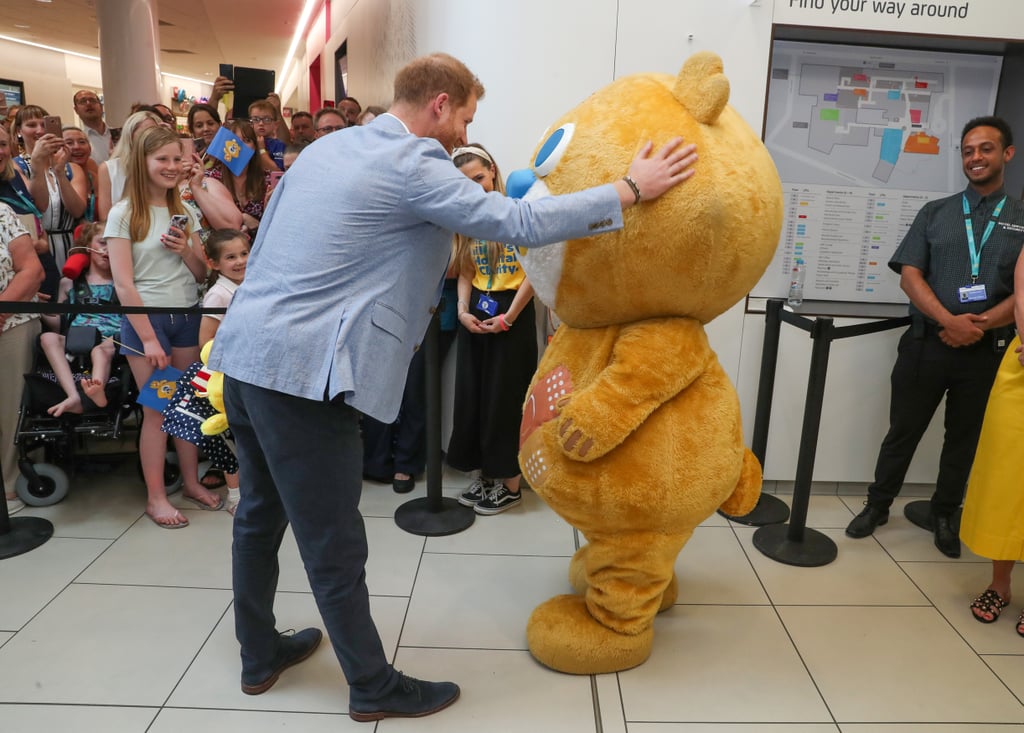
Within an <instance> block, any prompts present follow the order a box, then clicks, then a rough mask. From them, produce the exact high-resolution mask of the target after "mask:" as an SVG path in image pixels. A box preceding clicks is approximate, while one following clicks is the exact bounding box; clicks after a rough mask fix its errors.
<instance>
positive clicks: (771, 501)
mask: <svg viewBox="0 0 1024 733" xmlns="http://www.w3.org/2000/svg"><path fill="white" fill-rule="evenodd" d="M782 303H783V301H782V300H781V299H780V298H772V299H770V300H769V301H768V303H767V304H766V306H765V324H764V345H763V346H762V348H761V376H760V377H759V379H758V382H757V408H756V409H755V411H754V435H753V439H752V440H751V445H750V450H751V452H753V454H754V455H755V456H756V457H757V460H758V461H759V462H760V464H761V468H762V470H763V469H764V459H765V455H766V454H767V451H768V424H769V423H770V422H771V417H772V397H773V395H774V393H775V369H776V366H777V365H778V362H779V333H780V332H781V330H782V318H781V316H780V314H781V313H782ZM718 513H719V514H721V515H722V516H723V517H725V518H726V519H729V520H731V521H733V522H737V523H739V524H747V525H750V526H752V527H761V526H763V525H766V524H780V523H782V522H785V521H786V520H787V519H788V518H789V507H788V506H786V503H785V502H784V501H782V499H780V498H778V497H777V496H772V495H771V494H761V496H760V498H758V500H757V504H756V505H755V506H754V508H753V509H752V510H751V511H750V513H748V514H744V515H743V516H741V517H734V516H732V515H729V514H726V513H725V512H722V511H720V512H718Z"/></svg>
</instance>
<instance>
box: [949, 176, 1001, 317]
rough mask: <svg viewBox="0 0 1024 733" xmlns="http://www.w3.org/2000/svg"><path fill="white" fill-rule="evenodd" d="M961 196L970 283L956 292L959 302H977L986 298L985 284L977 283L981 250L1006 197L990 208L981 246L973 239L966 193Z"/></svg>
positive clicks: (994, 224)
mask: <svg viewBox="0 0 1024 733" xmlns="http://www.w3.org/2000/svg"><path fill="white" fill-rule="evenodd" d="M962 197H963V202H964V226H965V228H966V229H967V247H968V249H969V250H970V254H971V284H970V285H965V286H964V287H962V288H960V290H959V291H958V292H959V295H960V302H961V303H977V302H980V301H984V300H988V292H987V291H986V289H985V284H984V283H982V284H980V285H979V284H978V273H979V271H980V269H981V251H982V250H983V249H985V244H986V243H987V242H988V238H989V237H990V236H992V230H993V229H995V226H996V222H997V221H998V220H999V215H1000V214H1001V213H1003V204H1005V203H1006V197H1005V196H1003V198H1002V200H1001V201H1000V202H999V203H998V204H996V208H995V209H993V210H992V217H991V218H990V219H989V222H988V225H987V226H986V227H985V232H984V233H983V234H982V235H981V246H977V245H976V244H975V241H974V224H973V222H971V206H970V204H969V203H967V195H966V194H962Z"/></svg>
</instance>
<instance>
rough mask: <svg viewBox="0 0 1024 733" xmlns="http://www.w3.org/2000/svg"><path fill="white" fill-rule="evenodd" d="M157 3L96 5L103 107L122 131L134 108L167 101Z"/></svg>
mask: <svg viewBox="0 0 1024 733" xmlns="http://www.w3.org/2000/svg"><path fill="white" fill-rule="evenodd" d="M157 21H158V18H157V12H156V2H154V0H102V2H97V3H96V23H97V25H98V27H99V46H100V67H101V73H102V76H103V106H104V113H105V116H106V120H107V124H109V125H110V126H111V127H120V126H121V125H122V124H123V123H124V120H125V118H126V117H127V116H128V112H129V110H130V109H131V106H132V104H134V103H135V102H142V103H143V104H155V103H157V102H160V101H161V100H162V99H163V93H162V92H163V80H162V77H161V76H160V32H159V30H158V28H157Z"/></svg>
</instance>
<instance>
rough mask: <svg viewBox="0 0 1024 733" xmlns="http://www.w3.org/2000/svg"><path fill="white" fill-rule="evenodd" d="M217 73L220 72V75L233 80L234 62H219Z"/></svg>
mask: <svg viewBox="0 0 1024 733" xmlns="http://www.w3.org/2000/svg"><path fill="white" fill-rule="evenodd" d="M218 73H219V74H220V76H223V77H224V78H226V79H230V80H231V81H234V80H235V65H234V64H221V65H220V71H219V72H218Z"/></svg>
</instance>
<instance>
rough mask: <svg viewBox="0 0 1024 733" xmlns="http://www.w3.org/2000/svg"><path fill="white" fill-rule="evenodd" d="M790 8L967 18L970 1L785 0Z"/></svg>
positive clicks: (898, 16) (899, 15)
mask: <svg viewBox="0 0 1024 733" xmlns="http://www.w3.org/2000/svg"><path fill="white" fill-rule="evenodd" d="M787 2H788V3H789V7H790V8H797V9H801V10H831V12H832V13H833V14H836V13H873V14H876V15H892V16H894V17H897V18H902V17H903V16H904V13H906V14H907V15H908V16H910V17H923V18H959V19H965V18H967V15H968V13H969V12H970V3H969V2H965V3H964V4H963V5H959V4H957V3H910V2H892V0H787Z"/></svg>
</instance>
